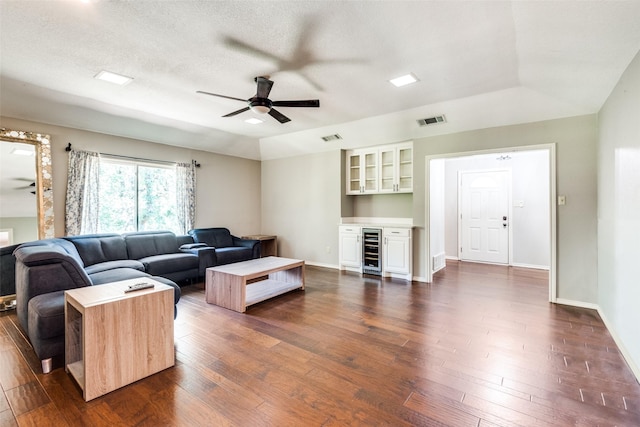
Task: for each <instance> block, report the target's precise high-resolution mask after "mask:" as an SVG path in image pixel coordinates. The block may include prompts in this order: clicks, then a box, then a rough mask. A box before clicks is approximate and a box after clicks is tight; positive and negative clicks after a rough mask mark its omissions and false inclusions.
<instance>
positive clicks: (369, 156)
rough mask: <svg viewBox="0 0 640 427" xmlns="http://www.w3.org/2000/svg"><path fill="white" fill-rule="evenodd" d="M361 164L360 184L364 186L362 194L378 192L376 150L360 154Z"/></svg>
mask: <svg viewBox="0 0 640 427" xmlns="http://www.w3.org/2000/svg"><path fill="white" fill-rule="evenodd" d="M361 160H362V162H363V164H364V170H363V175H362V183H363V185H364V189H363V191H362V192H363V193H369V194H370V193H377V192H378V150H373V151H371V150H370V151H366V152H363V153H362V159H361Z"/></svg>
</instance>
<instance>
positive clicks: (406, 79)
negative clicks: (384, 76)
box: [389, 73, 418, 87]
mask: <svg viewBox="0 0 640 427" xmlns="http://www.w3.org/2000/svg"><path fill="white" fill-rule="evenodd" d="M389 81H390V82H391V84H392V85H394V86H395V87H400V86H406V85H408V84H411V83H415V82H417V81H418V78H417V77H416V76H414V75H413V73H409V74H405V75H404V76H400V77H396V78H395V79H391V80H389Z"/></svg>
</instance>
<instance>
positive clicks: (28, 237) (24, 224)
mask: <svg viewBox="0 0 640 427" xmlns="http://www.w3.org/2000/svg"><path fill="white" fill-rule="evenodd" d="M0 228H11V229H12V230H13V244H14V245H15V244H18V243H22V242H30V241H32V240H38V218H37V217H20V218H18V217H2V218H0Z"/></svg>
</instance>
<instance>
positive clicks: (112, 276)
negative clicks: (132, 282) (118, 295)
mask: <svg viewBox="0 0 640 427" xmlns="http://www.w3.org/2000/svg"><path fill="white" fill-rule="evenodd" d="M139 277H149V275H148V274H147V273H145V272H144V271H140V270H135V269H133V268H117V269H115V270H106V271H100V272H97V273H94V274H90V275H89V279H90V280H91V283H93V284H94V285H102V284H104V283H111V282H119V281H120V280H128V279H137V278H139Z"/></svg>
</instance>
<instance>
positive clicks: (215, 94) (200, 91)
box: [196, 90, 247, 102]
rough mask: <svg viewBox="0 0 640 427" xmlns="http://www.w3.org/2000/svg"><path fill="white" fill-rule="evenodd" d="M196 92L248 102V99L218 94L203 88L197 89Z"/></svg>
mask: <svg viewBox="0 0 640 427" xmlns="http://www.w3.org/2000/svg"><path fill="white" fill-rule="evenodd" d="M196 93H202V94H204V95H211V96H217V97H220V98H227V99H234V100H236V101H242V102H247V100H246V99H240V98H234V97H233V96H226V95H218V94H217V93H211V92H204V91H202V90H197V91H196Z"/></svg>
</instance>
